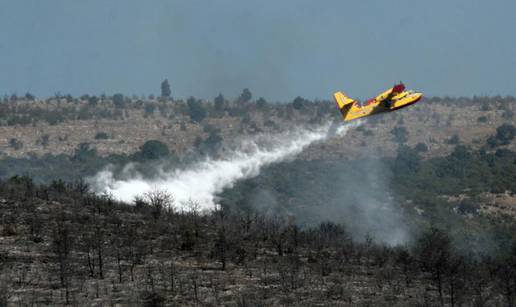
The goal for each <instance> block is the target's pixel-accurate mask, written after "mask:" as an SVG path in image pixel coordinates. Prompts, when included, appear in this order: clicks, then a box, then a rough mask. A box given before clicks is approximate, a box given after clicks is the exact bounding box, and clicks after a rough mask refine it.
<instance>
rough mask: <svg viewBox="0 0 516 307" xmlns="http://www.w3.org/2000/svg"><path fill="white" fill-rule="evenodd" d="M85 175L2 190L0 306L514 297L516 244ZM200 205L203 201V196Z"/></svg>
mask: <svg viewBox="0 0 516 307" xmlns="http://www.w3.org/2000/svg"><path fill="white" fill-rule="evenodd" d="M86 189H87V187H86V186H85V185H83V184H82V183H76V184H70V185H64V184H63V183H59V182H56V183H54V184H52V185H50V186H34V185H33V184H32V183H31V181H30V180H29V179H28V178H23V177H20V178H17V179H16V180H14V179H12V180H10V181H8V182H5V183H3V184H2V185H1V189H0V197H2V198H1V199H0V209H1V210H0V212H1V224H0V242H1V244H0V249H1V250H0V273H1V274H0V289H2V291H1V294H0V304H1V305H3V306H4V305H13V306H29V305H30V306H34V305H36V306H61V305H66V304H70V305H74V306H78V305H81V306H82V305H89V306H108V305H109V306H111V305H118V306H142V305H144V306H165V305H167V306H169V305H182V306H199V305H202V306H218V305H226V306H271V305H285V306H287V305H288V306H314V305H320V306H328V305H343V306H371V305H375V306H387V305H396V306H429V305H439V304H446V305H452V306H453V305H475V306H488V305H502V304H507V302H509V305H510V304H511V303H512V302H513V300H514V295H515V293H514V286H515V285H516V269H515V268H516V254H514V253H515V252H516V245H515V248H514V249H513V253H512V254H511V255H509V256H507V257H508V258H507V257H505V258H500V261H495V260H493V259H483V260H481V261H479V260H480V259H479V258H472V257H471V256H461V255H459V254H457V253H456V252H455V250H454V248H453V247H452V246H451V244H450V239H449V238H448V237H447V235H446V233H443V232H441V231H438V230H436V229H431V230H430V231H429V232H428V233H426V234H424V235H422V236H421V238H420V239H419V240H418V243H417V244H416V245H415V246H414V247H413V248H410V249H407V248H405V247H397V248H392V247H387V246H383V245H381V244H378V243H375V242H373V241H372V240H371V239H366V240H365V241H363V242H357V241H355V240H353V238H351V237H350V236H349V234H348V233H347V232H346V229H345V228H344V227H343V226H339V225H336V224H332V223H322V224H321V225H320V226H318V227H315V228H308V229H300V228H299V227H297V226H296V225H294V224H292V223H288V222H286V221H285V220H282V219H281V218H275V217H271V216H264V215H261V214H259V213H257V212H238V211H234V210H229V209H221V210H218V211H216V212H213V213H211V214H200V212H198V211H196V210H193V211H190V212H178V211H176V210H175V208H176V207H174V203H173V201H172V199H171V198H170V197H169V196H167V195H166V194H165V193H163V192H155V193H152V194H151V195H147V196H146V197H145V198H143V199H139V200H137V201H136V204H135V205H134V206H127V205H124V204H120V203H117V202H114V201H113V200H111V199H109V198H108V197H98V196H94V195H91V194H89V193H87V192H86ZM191 208H193V209H195V206H192V207H191Z"/></svg>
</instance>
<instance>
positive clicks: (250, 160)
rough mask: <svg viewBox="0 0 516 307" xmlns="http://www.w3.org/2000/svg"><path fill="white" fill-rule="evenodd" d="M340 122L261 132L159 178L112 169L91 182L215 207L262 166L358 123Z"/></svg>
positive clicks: (125, 196) (122, 192) (129, 194)
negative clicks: (125, 175)
mask: <svg viewBox="0 0 516 307" xmlns="http://www.w3.org/2000/svg"><path fill="white" fill-rule="evenodd" d="M359 124H360V122H358V121H357V122H356V123H355V124H343V125H342V126H340V127H339V128H337V129H336V130H335V129H332V125H331V124H330V123H327V124H324V125H321V126H318V127H315V128H295V129H293V130H290V131H288V132H284V133H280V134H275V135H274V134H272V135H271V134H262V135H259V136H257V137H254V138H253V139H251V140H246V141H243V142H242V143H241V146H239V149H238V150H235V151H233V152H230V153H226V154H225V155H224V158H221V159H210V158H208V159H206V160H204V161H202V162H199V163H196V164H194V165H192V166H191V167H189V168H187V169H183V170H174V171H172V172H168V173H167V172H159V171H158V172H159V174H158V175H159V176H158V178H155V179H152V180H150V179H145V178H143V177H142V176H136V177H134V178H131V179H127V180H117V179H115V177H114V174H113V172H111V171H110V170H104V171H101V172H100V173H98V174H97V175H96V176H95V178H93V182H94V184H95V186H96V189H97V191H98V192H100V193H109V194H111V195H112V196H113V197H114V198H116V199H118V200H122V201H126V202H131V201H133V200H134V198H135V197H137V196H142V195H143V194H145V193H148V192H150V191H153V190H163V191H167V192H169V193H171V194H172V195H173V197H174V203H175V206H177V207H178V209H181V210H188V209H189V208H188V206H187V204H188V203H191V202H195V203H196V205H197V206H199V209H201V210H212V209H214V208H216V206H217V196H216V195H217V194H218V193H220V192H222V190H223V189H225V188H228V187H232V186H233V184H234V183H235V182H237V181H238V180H241V179H245V178H250V177H254V176H257V175H258V174H259V173H260V170H261V168H262V167H264V166H266V165H269V164H271V163H275V162H280V161H283V160H285V159H287V158H290V157H293V156H295V155H297V154H299V153H301V152H302V151H303V150H304V149H305V148H306V147H308V146H309V145H310V144H313V143H314V142H318V141H322V140H324V139H327V138H330V137H334V136H335V137H338V136H344V135H345V134H346V133H347V131H348V130H349V128H351V127H353V126H357V125H359Z"/></svg>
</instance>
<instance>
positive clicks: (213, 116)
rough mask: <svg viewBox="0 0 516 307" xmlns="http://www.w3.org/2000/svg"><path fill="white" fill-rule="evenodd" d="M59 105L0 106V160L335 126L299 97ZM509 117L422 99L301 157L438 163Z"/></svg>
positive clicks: (476, 103) (86, 100)
mask: <svg viewBox="0 0 516 307" xmlns="http://www.w3.org/2000/svg"><path fill="white" fill-rule="evenodd" d="M67 99H68V100H67ZM67 99H65V98H60V99H56V98H54V99H47V100H37V101H28V100H20V99H17V100H14V101H4V102H3V103H1V104H0V124H1V126H0V136H1V137H0V152H1V154H2V155H3V156H4V157H17V158H21V157H29V156H42V155H45V154H52V155H58V154H61V153H63V154H67V155H72V154H73V153H74V151H75V150H76V149H77V148H78V147H79V145H80V144H89V145H90V148H94V149H95V150H96V151H97V152H98V153H99V154H100V155H102V156H106V155H110V154H132V153H134V152H136V151H138V149H139V148H140V147H141V146H142V145H143V144H144V143H145V141H147V140H159V141H161V142H163V143H165V144H167V145H168V147H169V148H170V150H171V151H173V152H175V153H176V154H177V155H179V156H183V155H185V154H187V153H188V152H190V151H196V150H198V149H199V146H201V145H202V144H203V143H206V142H207V143H208V145H209V146H212V145H216V143H218V142H219V138H220V140H221V141H222V142H229V141H232V140H234V139H235V138H239V137H245V136H248V135H252V134H256V133H274V132H278V131H284V130H286V129H296V127H301V126H306V125H313V124H317V123H321V122H324V121H328V120H338V112H337V110H336V109H335V106H334V103H333V102H330V101H319V102H311V101H307V100H304V99H302V98H299V99H300V100H297V102H294V103H289V104H272V103H266V102H263V101H259V102H247V103H237V102H231V101H224V104H223V105H222V106H221V105H220V103H219V104H218V105H215V104H214V103H212V102H207V101H199V100H196V99H194V98H191V99H189V100H188V101H187V102H184V101H169V100H167V101H160V100H156V99H140V98H137V97H134V98H129V97H125V98H124V100H122V102H118V104H116V103H114V101H113V98H112V97H104V98H103V99H100V98H96V97H95V99H93V98H92V97H88V96H86V97H83V98H82V99H79V98H75V99H74V98H71V97H68V98H67ZM514 112H516V99H514V98H512V97H507V98H501V97H492V98H489V97H486V98H474V99H466V98H458V99H457V98H455V99H452V98H432V99H426V100H423V101H422V102H420V103H418V104H417V105H415V106H412V107H410V108H407V109H404V110H401V111H398V112H395V113H391V114H384V115H380V116H376V117H373V118H370V119H366V121H365V123H364V124H363V125H362V126H360V127H358V128H356V129H355V131H353V132H352V133H350V134H348V136H347V137H346V138H342V139H335V140H332V141H330V142H328V143H325V144H323V145H319V146H314V147H312V148H311V150H309V151H307V152H306V153H305V154H304V155H303V156H302V158H308V159H316V158H332V157H334V158H335V157H349V158H354V157H360V156H362V155H364V154H366V155H367V154H373V155H381V156H382V155H386V156H393V155H394V153H395V151H396V148H397V144H398V143H406V144H408V145H409V146H415V145H416V144H418V143H424V144H425V145H426V147H427V149H428V151H427V152H426V153H425V155H426V156H428V157H432V156H443V155H445V154H448V153H450V152H451V151H452V150H453V147H454V145H455V144H456V143H458V142H461V143H464V144H468V145H472V146H473V147H476V148H479V147H481V146H482V145H483V144H485V142H486V139H487V138H488V136H490V135H493V134H494V133H495V129H496V128H497V127H499V126H500V125H502V124H504V123H513V121H514V119H513V114H514ZM395 128H396V129H395ZM210 136H212V138H210ZM455 136H456V137H455ZM210 142H211V143H210ZM212 143H214V144H212Z"/></svg>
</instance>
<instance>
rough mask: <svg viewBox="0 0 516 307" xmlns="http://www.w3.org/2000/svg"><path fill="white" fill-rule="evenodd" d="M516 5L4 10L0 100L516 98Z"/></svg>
mask: <svg viewBox="0 0 516 307" xmlns="http://www.w3.org/2000/svg"><path fill="white" fill-rule="evenodd" d="M515 12H516V1H514V0H507V1H502V0H500V1H480V0H479V1H474V0H470V1H467V0H463V1H460V0H456V1H450V0H446V1H445V0H437V1H436V0H432V1H430V0H428V1H414V0H404V1H401V0H400V1H385V0H378V1H358V0H357V1H343V0H328V1H313V0H306V1H305V0H283V1H279V0H275V1H269V0H259V1H242V0H235V1H229V0H204V1H197V0H184V1H174V0H162V1H158V0H154V1H129V0H120V1H109V0H84V1H79V0H77V1H75V0H44V1H42V0H33V1H28V0H10V1H9V0H0V94H4V93H5V94H12V93H17V94H25V92H27V91H30V92H31V93H33V94H35V95H36V96H38V97H46V96H50V95H53V94H54V93H56V92H61V93H63V94H64V93H71V94H73V95H80V94H85V93H88V94H101V93H106V94H113V93H116V92H121V93H124V94H138V95H141V94H146V95H147V94H151V93H153V94H159V85H160V82H161V81H162V80H163V79H164V78H168V79H169V81H170V83H171V86H172V95H173V96H174V97H181V98H184V97H187V96H190V95H193V96H196V97H201V98H213V97H214V96H216V95H217V94H218V93H219V92H222V93H223V94H224V95H226V96H227V97H234V96H236V95H237V94H238V93H239V92H240V91H241V90H242V88H244V87H248V88H250V89H251V92H252V93H253V94H254V95H255V96H263V97H265V98H266V99H268V100H292V99H293V98H294V97H295V96H298V95H300V96H304V97H307V98H310V99H313V98H324V99H327V98H330V97H331V94H332V92H334V91H336V90H344V91H346V92H347V93H348V94H349V95H350V96H355V97H359V98H364V97H366V96H373V95H374V94H376V93H377V92H378V91H380V90H382V89H384V88H385V87H388V86H390V85H392V84H393V83H394V82H395V81H398V80H403V81H404V82H405V84H406V85H407V86H408V87H409V88H412V89H417V90H420V91H423V92H424V93H425V94H427V95H432V96H433V95H453V96H459V95H464V96H473V95H496V94H500V95H516V17H515V15H514V13H515Z"/></svg>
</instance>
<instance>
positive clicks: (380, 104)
mask: <svg viewBox="0 0 516 307" xmlns="http://www.w3.org/2000/svg"><path fill="white" fill-rule="evenodd" d="M333 96H334V97H335V102H336V103H337V106H338V107H339V110H340V113H341V114H342V118H343V119H344V121H350V120H353V119H357V118H360V117H365V116H369V115H374V114H378V113H383V112H390V111H395V110H398V109H401V108H404V107H406V106H409V105H411V104H414V103H416V102H418V101H419V100H420V99H421V97H423V94H421V93H416V92H413V91H405V85H404V84H403V83H401V82H400V83H399V84H396V85H394V86H393V87H392V88H390V89H388V90H386V91H385V92H383V93H381V94H380V95H378V96H376V97H375V98H373V99H369V100H368V101H367V102H366V103H365V104H364V105H362V106H361V105H360V103H359V101H358V100H355V99H352V98H349V97H348V96H346V94H344V93H343V92H336V93H335V94H333Z"/></svg>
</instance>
